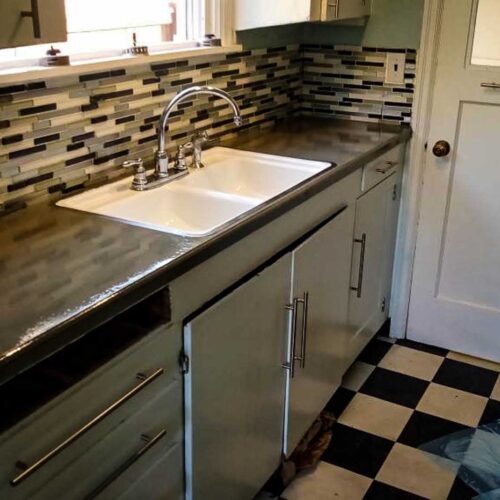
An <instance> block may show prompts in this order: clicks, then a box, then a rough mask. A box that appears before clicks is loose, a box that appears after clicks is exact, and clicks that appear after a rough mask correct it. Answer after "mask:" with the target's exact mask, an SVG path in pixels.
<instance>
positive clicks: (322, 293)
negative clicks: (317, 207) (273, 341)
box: [284, 207, 354, 455]
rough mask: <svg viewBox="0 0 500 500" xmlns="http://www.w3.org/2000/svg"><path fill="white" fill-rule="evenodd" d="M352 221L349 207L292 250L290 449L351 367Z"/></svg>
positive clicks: (287, 443)
mask: <svg viewBox="0 0 500 500" xmlns="http://www.w3.org/2000/svg"><path fill="white" fill-rule="evenodd" d="M353 226H354V208H353V207H348V208H346V209H345V210H344V211H343V212H341V213H340V214H338V215H337V216H336V217H335V218H334V219H333V220H331V221H330V222H329V223H328V224H326V225H325V226H324V227H323V228H322V229H320V230H319V231H318V232H316V233H315V234H314V235H313V236H311V237H310V238H309V239H308V240H306V241H305V242H304V243H303V244H302V245H301V246H300V247H298V248H297V249H296V250H295V251H294V252H293V278H292V296H291V299H292V302H294V303H295V307H296V308H297V311H296V321H295V322H293V320H292V328H291V329H290V339H289V353H288V359H289V360H291V359H292V358H294V357H296V358H298V359H296V360H295V369H294V372H293V374H292V371H291V370H289V371H288V374H287V405H286V413H285V432H286V434H285V435H286V440H285V443H284V446H285V450H284V451H285V453H286V454H287V455H288V454H290V453H291V452H292V451H293V450H294V448H295V447H296V446H297V444H298V443H299V441H300V439H301V438H302V436H303V435H304V434H305V433H306V431H307V430H308V428H309V427H310V426H311V424H312V423H313V422H314V420H315V419H316V418H317V417H318V415H319V413H320V412H321V410H322V409H323V408H324V407H325V405H326V404H327V402H328V400H329V399H330V398H331V396H332V395H333V393H334V392H335V389H336V388H337V387H338V386H339V385H340V381H341V378H342V375H343V373H344V371H345V369H346V363H347V350H346V349H347V335H348V332H347V304H348V299H349V276H350V262H351V252H352V232H353ZM300 301H302V302H300ZM293 323H296V326H295V327H294V325H293ZM294 336H295V337H294ZM293 351H295V353H294V352H293Z"/></svg>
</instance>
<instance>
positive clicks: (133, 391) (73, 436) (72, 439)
mask: <svg viewBox="0 0 500 500" xmlns="http://www.w3.org/2000/svg"><path fill="white" fill-rule="evenodd" d="M163 372H164V370H163V368H160V369H158V370H156V371H155V372H154V373H152V374H151V375H150V376H149V377H146V378H145V379H144V380H142V382H141V383H140V384H138V385H136V386H135V387H134V388H133V389H131V390H130V391H129V392H127V393H126V394H124V395H123V396H122V397H121V398H120V399H118V400H117V401H115V402H114V403H113V404H112V405H110V406H108V407H107V408H106V409H105V410H103V411H102V412H101V413H99V414H98V415H96V416H95V417H94V418H93V419H92V420H90V421H89V422H87V423H86V424H85V425H84V426H83V427H81V428H80V429H78V430H77V431H76V432H74V433H73V434H71V436H69V437H68V438H66V439H65V440H64V441H63V442H62V443H61V444H59V445H57V446H56V447H55V448H53V449H52V450H51V451H49V452H48V453H47V454H46V455H44V456H43V457H42V458H40V459H39V460H37V461H36V462H35V463H34V464H33V465H30V466H29V467H28V468H27V469H26V470H24V471H23V472H21V474H19V475H18V476H16V477H15V478H14V479H12V480H11V482H10V484H11V485H12V486H17V485H18V484H20V483H22V482H23V481H24V480H25V479H27V478H28V477H29V476H31V475H32V474H33V473H34V472H36V471H37V470H38V469H40V467H42V466H44V465H45V464H46V463H47V462H49V461H50V460H52V459H53V458H54V457H55V456H56V455H58V454H59V453H61V451H63V450H64V449H65V448H67V447H68V446H69V445H71V444H73V443H74V442H75V441H77V440H78V439H79V438H80V437H82V436H83V435H84V434H85V433H87V432H88V431H89V430H90V429H92V428H93V427H95V426H96V425H97V424H98V423H99V422H101V421H102V420H104V419H105V418H106V417H108V416H109V415H111V413H113V412H114V411H115V410H117V409H118V408H119V407H120V406H122V405H123V404H124V403H125V402H127V401H128V400H129V399H131V398H133V397H134V396H135V395H136V394H137V393H139V392H141V391H142V390H143V389H144V388H145V387H146V386H148V385H149V384H150V383H151V382H153V380H155V379H156V378H158V377H159V376H160V375H162V374H163Z"/></svg>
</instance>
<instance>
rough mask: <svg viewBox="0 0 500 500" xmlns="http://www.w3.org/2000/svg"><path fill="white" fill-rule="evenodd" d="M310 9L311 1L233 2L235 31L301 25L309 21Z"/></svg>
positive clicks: (236, 0) (245, 0) (241, 0)
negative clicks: (282, 25) (292, 24)
mask: <svg viewBox="0 0 500 500" xmlns="http://www.w3.org/2000/svg"><path fill="white" fill-rule="evenodd" d="M313 1H314V0H313ZM312 8H313V7H312V5H311V0H274V1H273V2H271V3H270V2H269V1H268V0H251V1H249V0H235V29H236V30H247V29H253V28H263V27H265V26H277V25H281V24H291V23H303V22H305V21H310V20H311V13H312Z"/></svg>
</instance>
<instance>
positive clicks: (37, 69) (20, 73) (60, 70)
mask: <svg viewBox="0 0 500 500" xmlns="http://www.w3.org/2000/svg"><path fill="white" fill-rule="evenodd" d="M240 50H242V47H241V45H230V46H227V47H190V48H182V49H177V50H169V51H166V52H162V53H155V54H150V55H147V56H120V57H112V58H99V59H94V60H90V61H89V60H85V61H76V62H73V63H72V64H70V65H69V66H53V67H45V66H30V67H25V68H22V67H21V68H20V67H17V68H10V69H4V70H0V86H3V85H6V84H10V83H16V82H19V80H20V79H22V80H23V82H28V81H32V80H40V79H42V78H44V79H45V78H54V77H58V76H67V75H75V74H81V73H86V72H92V71H99V70H101V69H106V70H110V69H117V68H127V67H130V66H137V65H140V64H152V63H157V62H164V61H175V60H178V59H185V58H189V57H198V56H209V55H217V54H229V53H231V52H238V51H240Z"/></svg>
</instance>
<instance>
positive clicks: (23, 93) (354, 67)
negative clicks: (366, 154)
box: [0, 45, 416, 215]
mask: <svg viewBox="0 0 500 500" xmlns="http://www.w3.org/2000/svg"><path fill="white" fill-rule="evenodd" d="M403 51H404V50H403ZM398 52H401V51H398ZM405 52H406V53H407V67H406V84H405V85H404V86H399V87H398V86H386V85H384V84H383V79H384V71H385V69H384V66H385V51H384V49H373V48H361V47H333V46H312V45H305V46H302V47H299V46H288V47H277V48H269V49H257V50H252V51H242V52H236V53H232V54H227V55H212V56H198V57H192V58H189V59H184V60H183V59H179V60H178V61H175V62H171V61H169V62H165V63H154V64H148V65H145V64H142V65H137V66H131V67H130V66H129V67H127V68H126V69H116V70H110V71H100V72H93V73H85V74H81V75H71V76H67V77H59V78H49V79H47V80H43V79H40V80H39V81H34V82H30V83H21V82H20V83H19V84H15V85H12V84H9V85H8V86H1V85H0V215H1V214H6V213H9V212H11V211H14V210H17V209H19V208H23V207H25V206H26V205H27V204H29V203H36V202H37V201H39V200H45V199H47V197H51V198H54V199H56V198H59V197H61V196H62V195H64V194H68V193H71V192H76V191H78V190H81V189H84V188H88V187H92V186H96V185H99V184H102V183H104V182H107V181H109V180H112V179H114V178H116V177H118V176H121V175H123V170H122V168H121V164H122V162H123V161H124V160H125V159H127V158H131V157H137V156H141V157H143V158H144V159H146V160H147V159H150V158H151V157H152V156H153V152H154V148H155V139H156V130H155V129H156V124H157V121H158V119H159V116H160V114H161V112H162V110H163V107H164V106H165V104H166V103H167V102H168V101H169V100H170V99H171V98H172V97H173V96H174V95H175V94H176V93H177V92H179V91H180V90H181V89H183V88H186V87H189V86H191V85H196V84H209V85H214V86H216V87H219V88H222V89H225V90H227V91H228V92H230V93H231V94H232V95H233V97H234V98H235V99H236V100H237V101H238V103H239V104H240V107H241V110H242V114H243V116H244V120H245V122H244V128H250V127H264V126H268V125H270V124H272V123H273V122H274V121H276V120H277V119H280V118H283V117H284V116H286V115H289V114H292V113H297V112H304V113H306V114H310V113H315V114H316V113H318V114H322V115H326V114H327V115H335V116H337V117H339V118H346V119H362V120H369V121H381V120H383V121H392V122H408V121H409V119H410V116H411V105H412V97H413V80H414V73H415V58H416V54H415V52H414V51H405ZM194 130H207V131H208V132H209V134H210V136H211V137H212V138H214V139H220V138H222V137H224V136H227V135H229V134H232V133H234V131H235V128H234V125H233V121H232V114H231V110H230V109H229V108H228V106H227V105H226V104H225V103H224V102H223V101H217V100H214V99H213V98H212V97H208V98H207V97H203V98H196V99H195V100H193V101H187V102H184V103H182V104H181V105H180V106H179V109H178V110H177V111H175V112H174V113H172V117H171V120H170V125H169V130H168V136H169V137H170V139H171V140H170V142H169V144H170V153H173V152H174V150H175V148H176V146H177V144H180V143H182V142H186V141H187V140H188V139H189V138H190V137H191V135H192V133H193V132H194Z"/></svg>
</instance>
